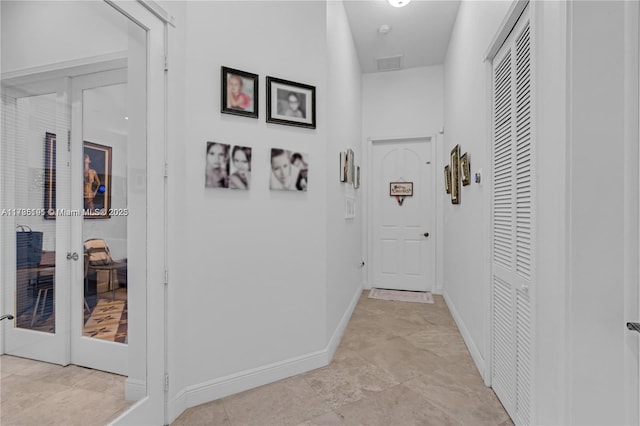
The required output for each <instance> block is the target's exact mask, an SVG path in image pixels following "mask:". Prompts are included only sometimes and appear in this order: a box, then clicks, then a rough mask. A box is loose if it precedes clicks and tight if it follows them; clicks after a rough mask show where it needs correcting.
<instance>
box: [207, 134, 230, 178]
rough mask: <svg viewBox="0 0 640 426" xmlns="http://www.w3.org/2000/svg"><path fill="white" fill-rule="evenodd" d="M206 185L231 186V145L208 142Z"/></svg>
mask: <svg viewBox="0 0 640 426" xmlns="http://www.w3.org/2000/svg"><path fill="white" fill-rule="evenodd" d="M204 186H205V187H206V188H228V187H229V145H227V144H223V143H219V142H207V154H206V168H205V181H204Z"/></svg>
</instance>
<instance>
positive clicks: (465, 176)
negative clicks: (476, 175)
mask: <svg viewBox="0 0 640 426" xmlns="http://www.w3.org/2000/svg"><path fill="white" fill-rule="evenodd" d="M460 174H461V175H462V186H467V185H470V184H471V163H470V162H469V153H467V152H465V153H464V154H462V156H461V157H460Z"/></svg>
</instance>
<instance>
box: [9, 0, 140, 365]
mask: <svg viewBox="0 0 640 426" xmlns="http://www.w3.org/2000/svg"><path fill="white" fill-rule="evenodd" d="M58 18H59V19H58ZM66 21H69V22H68V24H69V25H65V22H66ZM52 22H55V24H52ZM78 22H83V25H90V26H92V31H91V32H88V33H87V32H86V31H85V29H84V27H83V25H75V24H76V23H78ZM47 25H55V26H56V29H57V30H61V31H57V32H56V36H57V37H56V39H55V40H52V39H51V37H50V32H48V31H46V29H45V30H43V28H42V27H46V26H47ZM34 27H38V28H39V30H38V31H32V32H30V38H29V39H28V40H29V41H27V42H25V43H15V45H14V44H8V45H7V46H8V48H7V49H5V51H6V52H3V64H2V65H3V70H2V104H3V117H2V124H3V143H2V154H1V155H2V157H1V160H2V165H3V167H2V200H0V203H1V207H2V212H3V214H2V217H1V218H0V219H1V222H2V241H3V247H2V278H3V280H2V281H3V286H4V288H3V292H4V294H5V295H6V297H5V298H4V299H3V304H4V306H3V311H4V312H7V313H13V314H14V316H15V321H14V323H13V324H11V325H10V326H6V325H5V327H4V330H3V331H4V332H3V352H4V353H7V354H11V355H16V356H20V357H24V358H30V359H34V360H40V361H46V362H50V363H55V364H60V365H68V364H76V365H82V366H86V367H90V368H95V369H99V370H103V371H107V372H112V373H117V374H121V375H128V373H129V371H128V361H129V355H128V344H129V327H128V323H129V321H128V319H129V318H130V317H132V314H133V316H135V311H134V309H132V308H133V306H132V305H131V303H129V297H128V296H129V294H128V293H129V292H128V291H127V286H128V284H130V283H132V282H134V281H135V282H136V284H137V285H138V286H140V288H144V287H145V285H146V284H145V280H144V277H145V274H146V257H145V256H144V255H142V256H139V257H138V258H137V259H134V261H133V262H132V261H131V260H132V259H131V255H130V253H134V252H136V249H137V251H140V249H143V248H144V247H145V245H146V231H145V230H146V195H145V194H146V188H145V181H146V164H147V159H146V138H133V137H131V135H140V134H145V133H146V130H145V129H146V124H147V123H146V106H145V102H144V99H145V98H146V75H147V69H146V55H145V54H144V52H146V50H147V47H146V30H145V29H144V28H142V27H140V26H138V25H135V24H133V22H132V21H131V20H130V19H129V18H128V17H126V16H125V15H123V14H122V13H120V12H118V11H117V10H116V9H114V8H113V7H111V6H110V5H109V4H107V3H104V2H89V3H77V4H69V3H57V2H54V3H47V4H40V3H38V4H37V5H36V4H31V3H29V2H3V3H2V33H3V34H2V37H3V39H5V38H6V39H11V40H23V39H24V38H25V37H22V36H21V33H22V32H24V31H30V30H33V29H34ZM60 27H63V28H60ZM52 43H54V44H55V45H56V46H59V45H60V44H63V45H65V46H68V47H69V48H68V49H66V50H65V49H49V47H54V46H50V44H52ZM3 46H4V45H3ZM71 46H73V47H71ZM52 51H53V52H57V55H56V54H53V53H52ZM136 96H138V97H141V98H142V102H139V101H138V102H136V101H135V100H134V98H135V97H136ZM130 175H135V178H136V179H135V180H134V181H133V182H132V180H131V179H130V178H129V176H130ZM131 196H136V197H139V198H140V199H142V200H145V201H144V203H143V204H142V205H140V204H139V207H142V208H140V209H138V210H139V211H135V210H134V209H130V206H129V203H128V200H129V198H130V197H131ZM134 257H135V256H134ZM142 305H144V302H143V303H142ZM142 318H144V317H142ZM143 321H144V320H143Z"/></svg>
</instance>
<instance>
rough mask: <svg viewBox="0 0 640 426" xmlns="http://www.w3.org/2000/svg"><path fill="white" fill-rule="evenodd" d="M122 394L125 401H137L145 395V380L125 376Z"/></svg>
mask: <svg viewBox="0 0 640 426" xmlns="http://www.w3.org/2000/svg"><path fill="white" fill-rule="evenodd" d="M124 395H125V399H126V400H127V401H139V400H141V399H142V398H144V397H145V396H147V382H146V381H144V380H136V379H131V378H127V380H126V381H125V383H124Z"/></svg>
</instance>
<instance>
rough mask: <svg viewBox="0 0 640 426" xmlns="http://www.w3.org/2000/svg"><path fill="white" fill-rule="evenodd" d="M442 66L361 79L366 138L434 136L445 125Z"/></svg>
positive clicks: (374, 75)
mask: <svg viewBox="0 0 640 426" xmlns="http://www.w3.org/2000/svg"><path fill="white" fill-rule="evenodd" d="M442 73H443V68H442V65H434V66H430V67H419V68H409V69H405V70H400V71H389V72H382V73H371V74H364V75H363V76H362V110H363V118H362V127H363V136H364V138H365V139H366V138H380V139H384V138H397V137H404V136H430V135H435V134H436V133H437V132H438V131H439V130H440V128H441V127H442V124H443V90H444V89H443V74H442Z"/></svg>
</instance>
